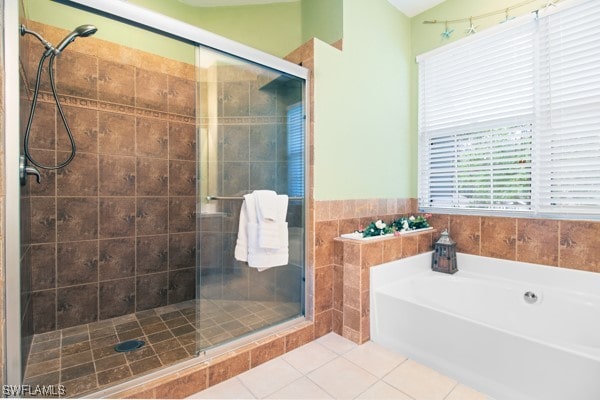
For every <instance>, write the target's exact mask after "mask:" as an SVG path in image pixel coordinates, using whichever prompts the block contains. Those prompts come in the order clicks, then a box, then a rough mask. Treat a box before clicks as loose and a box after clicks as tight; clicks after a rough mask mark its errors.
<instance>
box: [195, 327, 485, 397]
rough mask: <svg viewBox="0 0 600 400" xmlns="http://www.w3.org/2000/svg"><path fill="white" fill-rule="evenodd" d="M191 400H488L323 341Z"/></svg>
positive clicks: (383, 354) (429, 374) (416, 367)
mask: <svg viewBox="0 0 600 400" xmlns="http://www.w3.org/2000/svg"><path fill="white" fill-rule="evenodd" d="M188 398H189V399H399V400H485V399H488V400H491V398H489V397H486V396H485V395H483V394H482V393H479V392H477V391H475V390H473V389H471V388H469V387H467V386H465V385H462V384H460V383H459V382H456V381H455V380H453V379H451V378H449V377H447V376H444V375H442V374H440V373H438V372H436V371H434V370H433V369H430V368H427V367H425V366H423V365H421V364H419V363H416V362H415V361H413V360H410V359H407V358H406V357H404V356H402V355H400V354H397V353H395V352H393V351H390V350H388V349H386V348H384V347H381V346H379V345H377V344H375V343H373V342H367V343H365V344H363V345H360V346H359V345H357V344H355V343H353V342H351V341H349V340H347V339H345V338H343V337H341V336H338V335H336V334H335V333H330V334H328V335H325V336H323V337H321V338H319V339H317V340H315V341H313V342H311V343H308V344H306V345H304V346H301V347H299V348H297V349H295V350H293V351H291V352H289V353H286V354H284V355H282V356H280V357H278V358H276V359H273V360H271V361H269V362H266V363H264V364H262V365H259V366H258V367H256V368H253V369H251V370H249V371H247V372H244V373H243V374H241V375H238V376H237V377H234V378H231V379H229V380H227V381H225V382H222V383H220V384H218V385H215V386H213V387H210V388H208V389H206V390H203V391H201V392H198V393H196V394H194V395H192V396H189V397H188Z"/></svg>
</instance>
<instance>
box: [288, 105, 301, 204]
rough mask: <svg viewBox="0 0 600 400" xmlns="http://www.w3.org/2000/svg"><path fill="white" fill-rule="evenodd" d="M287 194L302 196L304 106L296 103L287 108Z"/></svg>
mask: <svg viewBox="0 0 600 400" xmlns="http://www.w3.org/2000/svg"><path fill="white" fill-rule="evenodd" d="M287 132H288V135H287V156H288V195H289V196H290V197H304V107H302V103H296V104H293V105H291V106H289V107H288V110H287Z"/></svg>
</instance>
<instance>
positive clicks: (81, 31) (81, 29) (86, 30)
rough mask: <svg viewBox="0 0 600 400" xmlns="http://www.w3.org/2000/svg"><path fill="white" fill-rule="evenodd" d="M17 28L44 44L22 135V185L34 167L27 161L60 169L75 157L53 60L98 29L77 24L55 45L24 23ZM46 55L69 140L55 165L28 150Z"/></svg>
mask: <svg viewBox="0 0 600 400" xmlns="http://www.w3.org/2000/svg"><path fill="white" fill-rule="evenodd" d="M19 30H20V32H21V36H25V35H26V34H30V35H32V36H34V37H35V38H37V39H38V40H39V41H40V42H41V43H42V44H43V45H44V48H45V49H46V50H45V51H44V52H43V53H42V56H41V58H40V62H39V64H38V69H37V74H36V80H35V87H34V91H33V98H32V100H31V108H30V111H29V119H28V120H27V127H26V128H25V135H24V139H23V153H24V156H25V158H26V160H24V162H23V163H22V164H23V168H21V171H20V172H21V184H22V185H24V184H25V177H26V176H27V174H32V173H34V172H33V171H34V170H35V168H34V167H28V166H27V161H29V162H31V164H33V165H35V166H36V167H38V168H43V169H50V170H55V169H60V168H63V167H66V166H67V165H69V163H70V162H71V161H73V158H74V157H75V153H76V152H77V148H76V146H75V140H74V139H73V134H72V133H71V129H70V128H69V124H68V123H67V118H66V117H65V113H64V112H63V109H62V106H61V104H60V101H59V100H58V94H57V92H56V84H55V82H54V60H55V59H56V57H57V56H58V55H60V53H61V52H62V51H63V50H64V49H65V48H66V47H67V46H68V45H69V44H70V43H72V42H73V41H74V40H75V39H76V38H77V37H79V36H81V37H87V36H91V35H93V34H94V33H96V31H97V30H98V29H97V28H96V27H95V26H94V25H81V26H78V27H77V28H75V29H74V30H73V32H71V33H69V34H68V35H67V36H66V37H65V38H64V39H63V40H62V41H61V42H60V43H59V44H58V46H56V47H54V46H52V44H51V43H50V42H48V41H47V40H46V39H44V38H43V37H42V35H40V34H39V33H37V32H34V31H31V30H29V29H27V28H26V27H25V25H21V26H20V27H19ZM48 57H49V58H50V61H49V62H48V75H49V76H50V88H51V89H52V96H53V97H54V101H55V103H56V108H57V110H58V113H59V115H60V117H61V119H62V122H63V125H64V126H65V129H66V131H67V136H68V137H69V141H70V142H71V154H70V155H69V157H68V158H67V159H66V160H65V161H63V162H61V163H59V164H57V165H44V164H41V163H40V162H38V161H37V160H35V159H34V158H33V156H32V155H31V153H30V151H29V137H30V133H31V125H32V123H33V116H34V115H35V109H36V106H37V100H38V96H39V92H40V81H41V77H42V71H43V67H44V61H45V60H46V58H48ZM35 172H37V170H35ZM38 174H39V172H38ZM38 183H39V176H38Z"/></svg>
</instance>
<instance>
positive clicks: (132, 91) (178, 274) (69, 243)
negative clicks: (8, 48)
mask: <svg viewBox="0 0 600 400" xmlns="http://www.w3.org/2000/svg"><path fill="white" fill-rule="evenodd" d="M21 9H22V10H23V15H20V19H21V20H20V21H19V23H20V24H22V25H23V26H25V27H26V28H23V29H22V30H21V32H24V33H29V32H31V34H25V35H23V36H21V38H20V50H19V51H20V54H19V62H20V72H21V73H20V77H21V82H20V113H21V116H20V117H21V118H20V119H21V121H22V129H21V130H20V131H21V138H20V141H21V144H22V143H24V140H25V138H24V136H25V133H26V132H27V135H28V136H29V137H28V139H27V140H25V141H26V142H28V148H29V150H30V151H31V152H32V153H33V154H35V157H34V159H35V160H36V161H38V162H39V164H41V165H47V166H56V168H54V169H43V170H41V171H40V175H41V180H40V184H37V183H36V182H35V180H33V179H29V180H28V181H27V184H26V186H23V187H22V188H21V191H20V194H17V196H19V195H20V215H21V217H20V220H21V222H20V227H19V230H20V233H21V234H20V238H21V239H20V243H19V249H20V256H19V260H20V274H19V276H17V277H16V278H14V281H15V283H16V281H17V280H18V279H19V278H20V283H19V287H20V292H19V293H18V294H17V295H16V297H18V298H17V299H16V300H14V299H13V301H14V303H11V304H19V303H20V312H18V313H17V314H18V316H17V317H16V318H17V319H18V321H16V323H15V321H14V316H13V317H10V316H7V320H8V328H7V329H8V332H7V340H8V342H9V349H8V350H9V351H12V352H10V353H9V354H8V355H7V357H8V359H9V360H10V361H9V365H19V363H20V368H19V371H15V370H12V371H8V375H9V378H8V379H9V383H11V384H19V383H24V384H28V385H38V384H39V385H63V387H64V390H65V391H66V395H67V396H81V395H84V394H88V393H92V392H94V391H97V390H100V389H104V388H106V387H109V386H111V385H115V384H118V383H122V382H127V381H128V380H131V379H133V378H136V377H139V376H141V375H144V374H146V373H149V372H152V371H156V370H158V369H160V368H163V367H166V366H173V365H176V364H177V363H180V362H182V361H184V360H193V359H194V358H195V357H197V356H198V355H205V354H209V355H210V354H211V353H213V354H218V353H219V352H220V351H221V349H222V348H223V346H224V345H225V344H228V343H232V342H235V341H238V340H242V339H243V338H247V337H252V335H254V334H256V333H257V332H260V331H264V330H265V329H267V328H273V327H276V326H278V325H279V324H282V323H284V322H288V321H294V320H296V319H303V315H304V290H305V288H304V264H305V230H304V226H305V212H306V202H305V186H306V180H305V169H306V166H305V159H306V152H305V148H306V143H305V124H304V120H305V114H306V107H305V104H306V79H307V71H306V70H305V69H304V68H302V67H299V66H296V65H294V64H291V63H287V62H285V61H283V60H280V59H278V58H276V57H273V56H269V55H266V54H263V53H260V52H258V51H255V50H252V49H249V48H247V47H245V46H242V45H239V44H237V43H234V42H231V41H229V40H227V39H223V38H221V37H217V36H216V35H212V34H210V33H207V32H205V31H202V30H200V29H198V28H196V27H192V26H190V25H186V24H183V23H180V22H178V21H175V20H172V19H170V18H166V17H164V16H162V15H158V14H155V13H153V12H149V11H148V10H145V9H142V8H140V7H136V6H133V5H131V4H128V3H126V2H114V1H98V0H94V1H88V0H76V1H60V2H42V3H40V2H37V1H35V0H22V7H21ZM111 15H118V18H117V17H114V18H112V17H111ZM63 21H71V23H72V21H79V22H80V23H81V22H89V23H90V24H93V25H82V26H80V27H78V28H76V29H75V30H74V31H71V29H72V25H71V28H69V26H62V23H63ZM65 23H66V22H65ZM96 30H97V33H96V34H95V35H94V36H93V37H89V38H87V39H85V40H77V41H75V42H73V40H74V39H75V38H77V37H79V36H82V37H85V36H90V35H91V34H92V33H95V32H96ZM40 42H41V43H42V44H43V46H44V49H41V48H40ZM50 43H59V44H58V45H56V46H55V47H54V46H52V45H51V44H50ZM69 43H72V44H71V45H69ZM67 45H69V47H68V49H66V50H65V47H66V46H67ZM40 52H42V59H43V58H44V57H49V58H50V63H48V65H47V68H48V69H49V73H50V74H51V75H53V77H52V79H51V80H52V83H51V82H47V81H46V80H44V79H42V80H41V81H40V80H39V79H36V77H37V76H39V75H41V74H42V72H43V69H44V68H45V67H43V66H42V64H43V61H40V60H39V56H40ZM58 55H59V56H58ZM58 99H60V103H59V102H58ZM35 103H37V106H36V104H35ZM61 103H62V104H61ZM32 108H33V109H35V118H33V113H31V114H30V113H28V112H29V111H30V110H32ZM67 120H68V125H67V123H66V121H67ZM27 121H29V123H28V122H27ZM63 122H64V123H65V124H64V125H63ZM67 126H68V128H67ZM70 132H71V134H72V137H73V141H75V142H77V152H76V155H75V145H74V144H72V143H71V141H70V139H69V136H70ZM19 147H21V146H19ZM21 149H22V148H21ZM13 150H14V151H18V149H13ZM13 150H10V151H13ZM7 151H8V150H7ZM69 159H72V161H71V162H70V163H68V165H62V164H65V163H64V162H63V160H69ZM36 165H37V164H36ZM259 189H267V190H273V191H276V192H277V193H282V194H288V195H289V196H290V201H289V204H288V212H287V218H286V221H287V223H288V227H289V228H288V231H289V263H288V264H287V265H282V266H277V267H274V268H270V269H268V270H266V271H262V272H259V271H258V270H256V269H254V268H249V267H248V265H247V264H245V263H241V262H239V261H235V259H234V257H233V256H234V254H233V253H234V246H235V241H236V237H237V232H238V225H239V214H240V208H241V205H242V199H243V197H242V196H243V195H244V194H247V193H249V192H252V191H254V190H259ZM7 196H10V193H7ZM7 223H8V222H7ZM7 229H10V228H7ZM15 268H17V267H15ZM17 269H19V268H17ZM9 278H10V277H9ZM9 278H7V279H9ZM10 279H12V278H10ZM8 301H9V302H11V300H10V299H9V300H8ZM14 314H15V313H13V315H14ZM11 318H12V320H11ZM15 325H18V327H16V328H15ZM274 329H275V328H274ZM10 343H13V344H14V345H13V346H11V345H10ZM11 347H12V348H11ZM188 362H190V361H188Z"/></svg>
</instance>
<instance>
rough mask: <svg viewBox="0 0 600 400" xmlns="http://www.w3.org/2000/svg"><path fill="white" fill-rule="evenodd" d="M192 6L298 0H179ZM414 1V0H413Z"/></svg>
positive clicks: (244, 4)
mask: <svg viewBox="0 0 600 400" xmlns="http://www.w3.org/2000/svg"><path fill="white" fill-rule="evenodd" d="M179 1H180V2H182V3H185V4H187V5H188V6H193V7H220V6H246V5H250V4H269V3H291V2H293V1H298V0H179ZM415 1H416V0H415Z"/></svg>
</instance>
